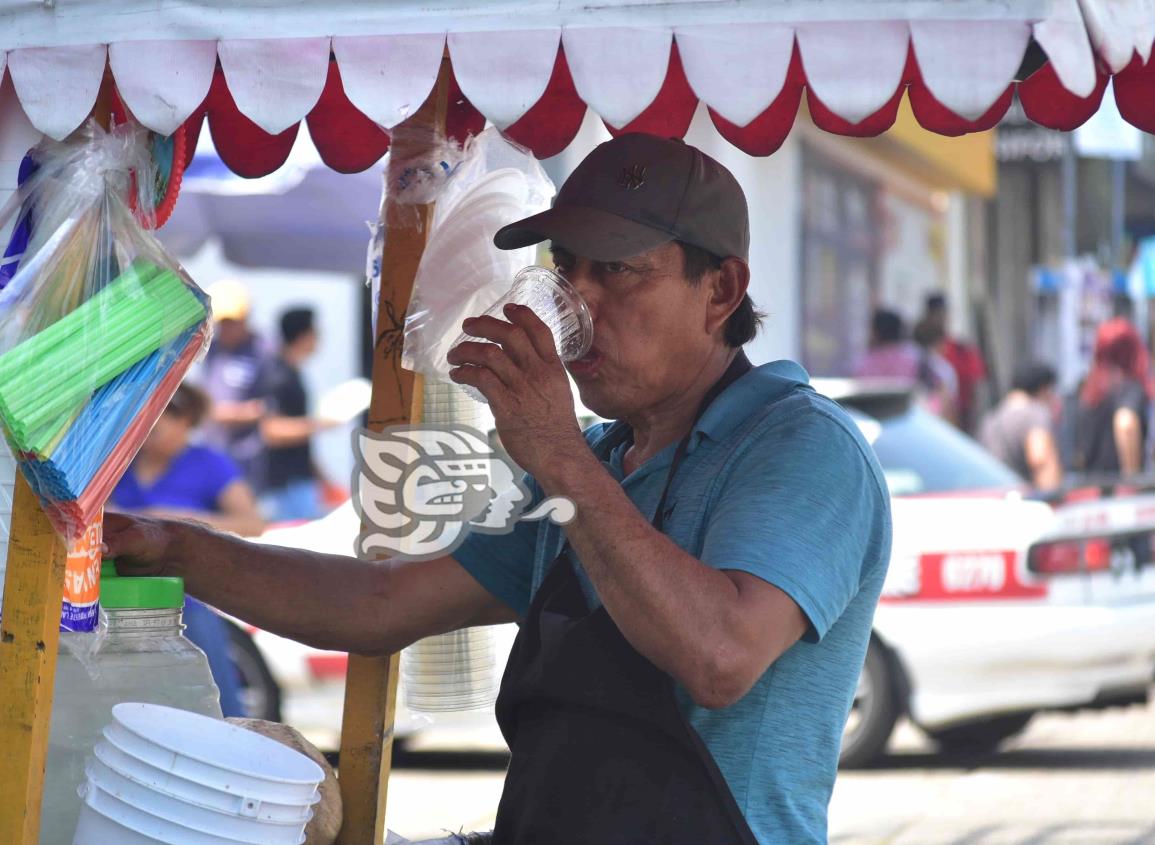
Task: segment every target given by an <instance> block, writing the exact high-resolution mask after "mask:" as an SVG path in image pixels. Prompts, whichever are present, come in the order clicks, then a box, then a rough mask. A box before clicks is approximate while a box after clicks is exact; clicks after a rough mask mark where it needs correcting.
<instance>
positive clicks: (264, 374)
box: [201, 279, 274, 488]
mask: <svg viewBox="0 0 1155 845" xmlns="http://www.w3.org/2000/svg"><path fill="white" fill-rule="evenodd" d="M207 292H208V294H209V296H210V297H211V299H212V309H213V319H214V321H215V323H216V325H215V331H214V333H213V340H212V343H211V344H210V346H209V350H208V354H207V355H206V356H205V360H204V366H203V375H202V379H201V385H202V387H203V388H204V389H205V391H206V392H207V393H208V395H209V398H210V399H211V400H212V410H211V415H210V417H209V419H208V420H207V421H206V425H205V427H204V432H203V433H204V439H205V442H206V443H207V444H209V445H211V446H213V447H215V448H216V449H219V450H221V451H223V452H226V453H227V454H228V455H229V456H230V457H231V458H232V459H233V461H235V462H236V464H237V466H239V467H240V468H241V471H242V472H243V473H244V475H245V478H246V479H247V480H248V481H249V483H250V484H251V485H252V486H253V487H254V488H258V487H259V486H260V479H261V473H262V471H263V465H262V451H263V449H264V443H263V441H262V440H261V433H260V428H259V423H260V420H261V418H262V417H263V416H264V415H265V411H266V407H265V400H266V398H267V397H268V392H269V380H270V377H271V368H272V363H273V360H274V355H273V353H272V351H271V350H270V349H269V347H268V345H267V344H266V343H265V341H264V340H263V339H262V338H261V337H260V336H258V335H257V333H256V332H254V331H253V330H252V329H251V328H250V327H249V323H248V319H249V310H250V307H251V301H250V298H249V292H248V290H247V289H246V288H245V286H244V285H243V284H241V283H240V282H238V281H235V280H233V279H225V280H222V281H219V282H217V283H215V284H213V285H211V286H210V287H209V288H208V291H207Z"/></svg>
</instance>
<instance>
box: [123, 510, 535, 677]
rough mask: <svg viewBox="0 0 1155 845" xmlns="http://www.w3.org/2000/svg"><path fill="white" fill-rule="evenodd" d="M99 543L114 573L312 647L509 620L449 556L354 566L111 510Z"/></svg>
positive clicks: (373, 649) (394, 647)
mask: <svg viewBox="0 0 1155 845" xmlns="http://www.w3.org/2000/svg"><path fill="white" fill-rule="evenodd" d="M104 542H105V545H106V547H107V554H108V556H110V557H113V558H116V560H117V566H118V569H119V570H120V572H121V573H122V574H128V575H132V574H136V575H169V576H179V577H182V578H184V579H185V586H186V589H187V590H188V592H190V593H191V594H193V595H194V596H196V597H197V598H199V599H202V600H203V601H205V602H207V603H208V604H211V605H213V606H214V607H217V608H219V609H220V610H223V611H224V612H226V613H229V614H232V615H234V616H236V617H238V618H240V619H243V620H245V621H246V622H249V623H251V624H253V625H256V626H257V627H258V628H262V629H264V630H266V631H270V632H272V633H274V634H279V635H281V636H285V637H289V638H291V639H295V640H298V641H300V642H303V643H306V644H308V645H311V646H315V647H317V648H326V649H334V650H339V651H351V652H354V653H357V654H389V653H392V652H395V651H399V650H400V649H402V648H404V647H405V646H407V645H409V644H410V643H413V642H415V641H417V640H419V639H421V638H422V637H427V636H431V635H433V634H439V633H444V632H446V631H451V630H456V629H458V628H464V627H469V626H471V625H491V624H497V623H501V622H512V621H514V620H515V619H516V615H515V614H514V612H513V611H512V610H510V609H509V608H508V607H506V606H505V605H504V604H502V603H501V602H500V601H499V600H497V599H496V598H494V597H493V596H492V595H491V594H490V593H489V592H487V591H486V590H485V589H484V588H483V587H482V586H481V585H480V584H479V583H478V582H477V581H476V580H474V579H473V577H472V576H471V575H469V574H468V573H467V572H466V571H465V570H464V569H463V568H462V567H461V566H460V565H459V564H458V563H457V562H456V561H455V560H453V558H451V557H441V558H437V559H435V560H428V561H398V560H388V561H380V562H375V561H362V560H358V559H356V558H352V557H343V556H341V555H323V554H316V553H314V552H307V551H301V550H298V549H288V548H283V547H280V546H268V545H261V544H257V543H250V542H247V541H245V540H241V539H239V538H236V537H230V536H228V535H225V534H220V533H217V532H215V531H212V530H211V529H209V528H207V527H202V526H198V525H195V524H192V523H184V522H172V521H164V520H154V519H144V518H137V517H132V516H127V515H125V514H119V513H109V514H107V515H106V516H105V521H104Z"/></svg>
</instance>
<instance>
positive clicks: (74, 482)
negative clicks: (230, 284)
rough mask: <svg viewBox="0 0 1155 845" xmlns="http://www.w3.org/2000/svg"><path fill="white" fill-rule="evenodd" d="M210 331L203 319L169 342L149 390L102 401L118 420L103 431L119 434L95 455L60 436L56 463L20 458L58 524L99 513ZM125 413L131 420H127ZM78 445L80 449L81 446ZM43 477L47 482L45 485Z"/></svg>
mask: <svg viewBox="0 0 1155 845" xmlns="http://www.w3.org/2000/svg"><path fill="white" fill-rule="evenodd" d="M208 333H209V328H208V324H207V323H202V324H201V325H200V326H198V327H197V328H196V329H194V330H190V331H189V332H186V333H185V334H184V335H182V338H181V341H182V342H181V343H179V344H173V346H174V347H179V354H177V355H176V357H175V359H174V357H173V355H172V354H163V360H162V363H163V365H164V366H162V367H160V368H157V370H156V371H154V372H153V373H152V375H151V377H150V379H149V382H148V383H147V387H146V386H145V385H140V387H141V388H145V387H146V389H147V393H145V392H134V393H133V394H131V396H130V397H127V398H131V399H132V400H134V401H130V402H126V401H125V399H126V397H125V396H123V395H118V396H112V395H109V396H107V397H106V399H105V406H106V407H107V408H108V409H112V408H113V407H115V408H116V412H117V420H116V422H115V424H113V423H109V425H108V428H107V433H112V432H114V431H121V432H122V433H121V435H120V437H119V439H116V440H112V439H110V438H107V439H104V440H103V443H102V446H103V448H102V449H101V450H100V453H99V454H88V455H84V454H78V453H76V452H73V451H72V450H71V447H72V446H73V445H78V446H79V443H78V444H66V443H65V442H63V441H62V443H61V447H60V449H59V450H58V452H57V458H58V459H59V462H57V461H56V460H54V459H49V460H47V461H39V460H26V461H24V462H22V466H23V467H24V469H25V475H26V476H28V477H29V479H30V482H31V483H32V487H33V489H34V490H35V491H36V493H37V494H39V496H40V498H41V502H42V503H43V505H44V508H45V511H46V512H47V514H48V516H49V518H50V519H51V521H52V522H53V524H54V525H56V526H57V528H58V529H61V530H62V531H64V533H71V532H72V531H74V530H75V529H76V528H77V527H78V526H87V525H90V524H91V523H92V522H93V520H95V519H96V518H97V517H98V515H99V513H100V509H101V508H103V507H104V504H105V502H106V501H107V500H108V497H109V496H111V495H112V490H113V488H114V487H115V486H116V483H117V482H118V481H119V480H120V477H121V476H122V475H123V474H124V471H125V470H126V469H127V468H128V465H129V464H130V463H131V462H132V459H133V458H134V457H135V456H136V453H137V450H138V449H139V448H140V445H141V444H142V443H143V442H144V439H145V438H146V437H147V436H148V433H149V432H150V431H151V430H152V427H153V425H155V423H156V421H157V420H158V419H159V418H160V415H161V414H162V413H164V409H165V408H166V407H167V405H168V403H169V400H170V399H172V395H173V393H175V392H176V389H177V386H178V385H179V384H180V383H181V380H182V379H183V378H184V375H185V373H186V372H187V371H188V368H189V367H190V366H192V363H193V361H194V360H195V359H196V356H197V353H198V352H199V351H200V350H201V348H202V347H203V346H204V344H205V342H206V340H207V338H208ZM166 353H167V350H166ZM144 397H147V398H146V399H145V401H144V402H143V404H140V402H139V400H140V399H141V398H144ZM116 403H119V404H116ZM129 416H131V420H128V417H129ZM79 448H80V449H82V450H83V449H84V447H83V446H79ZM32 479H35V480H32ZM42 480H43V481H49V480H50V482H51V483H49V484H44V483H42ZM65 529H67V530H65Z"/></svg>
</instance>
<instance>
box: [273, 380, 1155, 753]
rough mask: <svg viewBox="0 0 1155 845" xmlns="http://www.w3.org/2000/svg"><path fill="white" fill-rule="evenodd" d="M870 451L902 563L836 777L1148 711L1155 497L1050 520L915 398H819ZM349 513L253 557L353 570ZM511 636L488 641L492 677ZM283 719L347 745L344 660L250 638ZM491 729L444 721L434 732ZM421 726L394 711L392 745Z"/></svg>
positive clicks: (879, 391)
mask: <svg viewBox="0 0 1155 845" xmlns="http://www.w3.org/2000/svg"><path fill="white" fill-rule="evenodd" d="M815 387H816V389H818V390H819V391H820V392H823V393H825V394H827V395H829V396H831V398H833V399H835V400H837V401H839V402H840V403H841V404H842V405H843V406H844V407H845V408H847V410H848V411H849V412H850V413H851V415H852V416H853V417H854V418H855V420H856V422H857V423H858V425H859V426H860V428H861V429H862V431H863V432H864V434H865V435H866V437H867V439H868V440H869V441H870V442H871V444H872V446H873V447H874V450H875V452H876V454H877V455H878V458H879V461H880V463H881V464H882V467H883V470H884V472H885V474H886V478H887V481H888V484H889V485H890V488H891V494H892V505H893V516H894V549H893V555H892V559H891V566H890V571H889V574H888V578H887V581H886V585H885V587H884V593H883V598H882V602H881V604H880V606H879V608H878V611H877V613H876V616H875V623H874V631H873V635H872V638H871V643H870V648H869V651H868V654H867V657H866V664H865V667H864V670H863V673H862V677H861V680H860V683H859V688H858V692H857V694H856V697H855V703H854V707H853V710H852V712H851V716H850V720H849V722H848V724H847V728H846V732H845V734H844V742H843V753H842V762H843V764H844V765H848V766H861V765H866V764H869V763H870V762H872V761H874V760H876V759H877V758H879V757H880V756H881V755H882V754H883V753H884V752H885V749H886V746H887V742H888V740H889V737H890V734H891V732H892V730H893V728H894V725H895V723H896V722H897V721H898V719H899V718H900V717H902V716H904V715H906V716H909V717H910V719H911V720H912V721H913V722H914V723H915V724H917V725H919V726H920V727H921V728H922V729H923V730H924V731H925V732H926V733H927V734H929V735H930V736H931V737H932V738H933V739H935V740H936V741H937V742H938V743H939V744H940V746H941V747H943V748H944V749H948V750H955V749H960V748H962V749H969V750H984V749H989V748H993V747H995V746H996V745H997V744H998V743H999V742H1001V741H1002V740H1003V739H1006V738H1007V737H1009V736H1011V735H1013V734H1014V733H1016V732H1018V731H1020V730H1022V729H1023V728H1024V727H1025V726H1026V724H1027V722H1028V721H1029V720H1030V718H1031V716H1032V715H1033V714H1034V713H1036V712H1038V711H1041V710H1050V709H1073V708H1082V707H1103V706H1110V705H1113V704H1130V703H1133V702H1136V701H1141V700H1145V699H1146V696H1147V693H1148V689H1149V686H1150V684H1151V682H1152V679H1153V677H1155V562H1153V561H1155V555H1153V553H1152V546H1153V543H1155V495H1150V494H1130V495H1114V496H1111V497H1106V498H1099V499H1097V500H1093V501H1084V502H1075V503H1068V504H1059V505H1054V506H1053V505H1051V504H1048V503H1046V502H1044V501H1042V500H1039V499H1036V498H1032V497H1031V496H1030V495H1028V493H1027V491H1026V486H1025V484H1024V482H1023V481H1022V479H1020V478H1019V477H1018V476H1016V475H1015V474H1014V473H1013V472H1012V471H1011V470H1009V469H1008V468H1007V467H1005V466H1003V465H1002V464H1001V463H999V462H998V461H996V460H995V459H994V458H993V457H992V456H991V455H990V454H988V453H987V452H985V451H984V450H983V449H982V448H981V447H980V446H979V445H978V444H976V443H975V442H974V441H972V440H971V439H969V438H968V437H966V436H965V435H963V434H961V433H959V432H958V431H957V430H955V429H954V428H952V427H951V426H949V425H947V424H945V423H943V422H942V421H940V420H938V419H937V418H935V417H933V416H932V415H930V414H929V413H927V412H925V411H924V410H922V409H921V408H920V407H919V405H918V403H917V402H916V401H914V400H913V399H912V395H911V393H910V391H909V389H908V386H906V385H902V384H896V383H885V382H870V383H868V382H862V381H845V380H816V382H815ZM357 532H358V523H357V517H356V515H355V513H354V512H353V508H352V507H351V506H350V505H349V504H348V503H346V504H345V505H343V506H342V507H340V508H338V509H337V510H336V511H334V512H333V513H332V514H330V515H329V516H327V517H325V518H324V519H321V520H318V521H316V522H312V523H306V524H303V525H299V526H293V527H286V528H278V529H274V530H271V531H269V532H268V533H267V534H266V535H265V536H264V537H263V538H262V541H263V542H270V543H276V544H278V545H287V546H295V547H300V548H308V549H313V550H316V551H324V552H336V553H349V552H350V550H351V548H352V542H353V538H354V537H355V536H356V534H357ZM515 630H516V629H515V627H514V626H512V625H510V626H502V628H501V629H500V631H499V633H498V638H497V639H498V652H499V653H498V658H499V660H500V661H502V663H503V662H504V656H505V654H506V653H507V651H508V647H509V644H510V642H511V641H512V638H513V635H514V632H515ZM253 638H254V641H255V643H256V645H257V647H258V649H259V650H260V652H261V654H263V655H264V657H265V661H266V663H267V664H268V667H269V669H270V670H271V676H272V677H273V678H274V679H275V680H276V683H277V685H278V686H279V687H280V688H281V690H282V691H283V693H284V695H283V709H284V718H285V721H287V722H288V723H290V724H293V725H294V726H296V727H298V728H299V729H301V730H302V731H303V732H305V733H306V735H307V736H310V738H312V739H314V741H316V742H318V743H319V744H320V745H321V747H326V748H335V747H336V739H337V737H338V734H339V728H340V724H339V722H340V714H341V700H342V695H343V682H344V667H345V660H344V655H343V654H340V653H336V652H323V651H318V650H316V649H310V648H307V647H305V646H302V645H300V644H298V643H294V642H292V641H289V640H285V639H282V638H280V637H275V636H273V635H271V634H268V633H266V632H262V631H256V632H254V633H253ZM478 720H482V721H485V720H488V721H489V722H492V716H491V715H490V714H486V715H480V716H479V715H477V714H464V715H462V716H460V717H456V721H455V718H449V719H446V718H445V717H438V720H437V722H436V723H435V724H434V725H433V726H432V730H440V729H441V728H442V726H444V725H455V724H460V723H462V722H464V723H473V724H476V723H477V722H478ZM428 725H429V722H428V720H427V719H426V718H424V717H422V716H421V715H420V714H414V713H411V712H410V711H408V710H407V709H406V708H405V707H404V694H403V693H402V696H401V704H400V705H399V707H398V715H397V727H396V733H397V736H398V737H405V736H406V735H408V734H411V733H413V732H414V731H417V730H420V729H423V728H425V727H426V726H428Z"/></svg>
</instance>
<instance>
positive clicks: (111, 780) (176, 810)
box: [85, 760, 306, 845]
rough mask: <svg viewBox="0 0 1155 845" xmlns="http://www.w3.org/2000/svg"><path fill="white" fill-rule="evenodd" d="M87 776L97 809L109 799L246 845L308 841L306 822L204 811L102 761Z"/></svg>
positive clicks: (95, 762)
mask: <svg viewBox="0 0 1155 845" xmlns="http://www.w3.org/2000/svg"><path fill="white" fill-rule="evenodd" d="M85 774H87V775H88V784H87V788H88V791H89V794H90V795H92V796H93V804H94V806H96V807H97V808H99V806H100V805H101V803H102V802H103V797H104V795H108V796H111V797H113V798H116V799H118V800H119V801H121V802H123V803H125V804H127V805H129V806H130V807H133V808H135V809H137V810H142V811H144V812H146V813H148V814H149V815H150V816H156V817H157V818H160V819H164V820H166V821H170V822H175V823H177V824H180V825H183V826H184V827H188V828H191V829H192V830H195V831H198V832H199V833H205V834H209V835H210V836H219V837H221V838H222V839H225V840H227V841H229V842H238V843H246V845H300V843H301V842H302V841H303V840H304V834H305V824H306V820H300V821H294V822H271V821H262V820H260V819H255V818H252V817H245V816H239V815H236V814H233V813H222V812H219V811H217V810H213V809H211V808H208V807H200V806H198V805H196V804H190V803H189V802H187V801H182V800H181V799H180V798H174V797H173V796H171V795H166V794H165V793H163V792H160V791H159V790H156V789H153V788H151V787H148V786H145V785H143V784H140V783H137V782H136V781H134V780H132V779H130V778H126V777H125V776H124V775H121V774H118V773H116V772H114V771H113V770H112V769H110V768H108V767H107V766H105V765H103V764H101V763H100V761H98V760H89V762H88V765H87V766H86V768H85Z"/></svg>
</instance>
